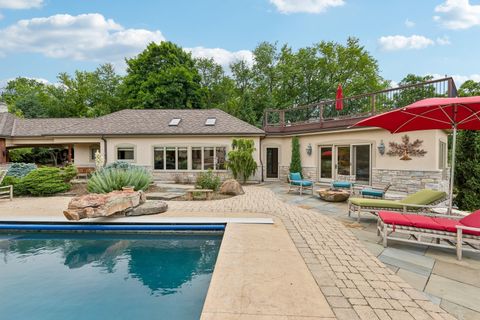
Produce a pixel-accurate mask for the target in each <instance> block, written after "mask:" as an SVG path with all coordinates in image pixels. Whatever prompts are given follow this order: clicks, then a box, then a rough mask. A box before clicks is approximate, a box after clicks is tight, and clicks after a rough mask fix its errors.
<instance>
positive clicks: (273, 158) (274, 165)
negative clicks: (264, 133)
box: [267, 148, 278, 179]
mask: <svg viewBox="0 0 480 320" xmlns="http://www.w3.org/2000/svg"><path fill="white" fill-rule="evenodd" d="M267 178H268V179H278V148H267Z"/></svg>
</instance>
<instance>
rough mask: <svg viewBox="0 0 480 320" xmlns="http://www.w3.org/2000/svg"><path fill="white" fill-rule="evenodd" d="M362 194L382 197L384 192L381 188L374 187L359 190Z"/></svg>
mask: <svg viewBox="0 0 480 320" xmlns="http://www.w3.org/2000/svg"><path fill="white" fill-rule="evenodd" d="M360 194H361V195H362V196H370V197H379V198H383V194H384V192H383V191H382V190H375V189H363V190H362V191H360Z"/></svg>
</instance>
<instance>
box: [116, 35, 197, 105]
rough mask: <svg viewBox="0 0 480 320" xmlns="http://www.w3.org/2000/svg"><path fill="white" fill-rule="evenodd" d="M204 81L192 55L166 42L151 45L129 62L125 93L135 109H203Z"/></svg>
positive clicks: (128, 60)
mask: <svg viewBox="0 0 480 320" xmlns="http://www.w3.org/2000/svg"><path fill="white" fill-rule="evenodd" d="M200 82H201V77H200V75H199V73H198V70H197V68H196V67H195V62H194V60H193V59H192V57H191V54H190V53H187V52H186V51H184V50H183V49H182V48H181V47H179V46H177V45H176V44H173V43H172V42H168V41H164V42H162V43H160V44H156V43H150V44H149V45H148V46H147V48H146V49H145V50H144V51H143V52H142V53H140V54H139V55H138V56H136V57H135V58H132V59H127V75H126V76H125V78H124V83H123V92H124V95H125V98H126V101H127V103H128V105H129V106H130V107H132V108H138V109H166V108H170V109H182V108H187V109H192V108H200V107H201V102H202V99H201V98H202V97H201V95H202V91H201V84H200Z"/></svg>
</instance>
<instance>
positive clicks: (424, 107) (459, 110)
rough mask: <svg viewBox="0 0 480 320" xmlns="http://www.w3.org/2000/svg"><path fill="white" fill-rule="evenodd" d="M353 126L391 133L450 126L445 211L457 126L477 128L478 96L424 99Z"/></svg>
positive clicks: (479, 114) (451, 196)
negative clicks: (380, 129) (450, 153)
mask: <svg viewBox="0 0 480 320" xmlns="http://www.w3.org/2000/svg"><path fill="white" fill-rule="evenodd" d="M353 126H363V127H380V128H383V129H386V130H388V131H390V132H391V133H398V132H406V131H416V130H433V129H452V130H453V143H452V168H451V170H452V172H451V174H450V198H449V205H448V210H449V212H452V200H453V179H454V169H455V148H456V140H457V130H458V129H460V130H480V96H475V97H464V98H430V99H424V100H420V101H417V102H415V103H412V104H410V105H408V106H406V107H403V108H399V109H396V110H392V111H389V112H385V113H382V114H379V115H376V116H373V117H370V118H367V119H365V120H362V121H359V122H358V123H356V124H354V125H353Z"/></svg>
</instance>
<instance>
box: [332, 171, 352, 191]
mask: <svg viewBox="0 0 480 320" xmlns="http://www.w3.org/2000/svg"><path fill="white" fill-rule="evenodd" d="M355 178H356V177H355V176H354V175H353V176H348V175H340V174H339V175H337V179H336V180H335V181H333V182H332V188H333V189H348V190H350V193H353V192H352V191H353V186H354V184H355Z"/></svg>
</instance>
